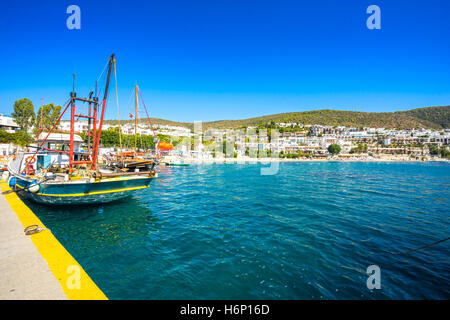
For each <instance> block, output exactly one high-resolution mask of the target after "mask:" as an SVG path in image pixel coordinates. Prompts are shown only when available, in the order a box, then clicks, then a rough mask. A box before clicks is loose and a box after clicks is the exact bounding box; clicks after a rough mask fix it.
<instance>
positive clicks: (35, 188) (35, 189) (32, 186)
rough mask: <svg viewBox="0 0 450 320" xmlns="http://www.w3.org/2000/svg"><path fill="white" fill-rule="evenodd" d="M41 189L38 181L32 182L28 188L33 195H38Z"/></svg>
mask: <svg viewBox="0 0 450 320" xmlns="http://www.w3.org/2000/svg"><path fill="white" fill-rule="evenodd" d="M39 189H40V186H39V184H37V183H36V181H35V182H32V183H31V184H30V186H29V187H28V191H30V192H31V193H37V192H39Z"/></svg>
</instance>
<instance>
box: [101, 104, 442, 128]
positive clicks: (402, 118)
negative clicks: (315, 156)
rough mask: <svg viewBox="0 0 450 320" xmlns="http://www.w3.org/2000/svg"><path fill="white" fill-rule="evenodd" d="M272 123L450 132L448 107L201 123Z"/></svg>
mask: <svg viewBox="0 0 450 320" xmlns="http://www.w3.org/2000/svg"><path fill="white" fill-rule="evenodd" d="M151 120H152V122H153V123H155V124H156V123H157V124H162V125H172V126H182V127H186V128H190V129H192V128H193V124H192V123H188V122H175V121H169V120H164V119H156V118H152V119H151ZM144 121H145V122H147V119H139V122H144ZM272 121H273V122H296V123H303V124H318V125H328V126H347V127H378V128H396V129H407V128H430V129H443V128H450V106H442V107H428V108H419V109H412V110H408V111H397V112H359V111H339V110H315V111H304V112H288V113H278V114H272V115H267V116H262V117H255V118H249V119H243V120H218V121H209V122H203V129H210V128H215V129H231V128H240V127H244V126H256V125H258V124H261V123H267V122H272ZM106 122H107V123H117V120H108V121H106ZM131 122H133V120H124V121H121V123H131Z"/></svg>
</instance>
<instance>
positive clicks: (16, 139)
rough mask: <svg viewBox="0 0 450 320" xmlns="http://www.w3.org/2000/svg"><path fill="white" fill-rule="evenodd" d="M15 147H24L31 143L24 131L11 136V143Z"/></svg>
mask: <svg viewBox="0 0 450 320" xmlns="http://www.w3.org/2000/svg"><path fill="white" fill-rule="evenodd" d="M12 142H13V143H14V144H15V145H18V146H21V147H25V146H26V145H27V144H28V143H31V142H33V138H32V137H31V136H30V135H29V134H28V133H26V132H25V131H22V130H19V131H17V132H15V133H14V134H13V141H12Z"/></svg>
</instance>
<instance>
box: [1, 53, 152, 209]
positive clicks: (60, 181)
mask: <svg viewBox="0 0 450 320" xmlns="http://www.w3.org/2000/svg"><path fill="white" fill-rule="evenodd" d="M113 66H114V74H115V59H114V54H113V55H112V56H111V57H110V58H109V60H108V75H107V77H106V85H105V93H104V97H103V102H102V106H101V109H100V110H99V108H100V104H99V102H98V97H96V96H94V97H93V98H92V92H91V93H90V94H89V98H78V97H77V96H76V93H75V90H73V91H72V92H71V94H70V99H69V102H68V103H67V105H66V106H65V108H64V111H63V112H62V113H61V115H60V116H59V118H58V120H57V121H56V122H55V123H54V125H53V127H52V128H51V129H50V130H49V132H48V133H41V135H42V138H38V145H37V146H36V147H35V149H36V151H34V152H33V151H27V152H21V153H18V154H16V155H15V156H14V158H13V159H12V160H11V161H10V162H9V164H8V171H9V173H10V178H9V184H10V186H11V187H13V188H14V189H15V190H16V191H17V192H18V194H19V195H22V196H25V197H28V198H30V199H32V200H34V201H36V202H39V203H45V204H52V205H53V204H59V205H62V204H64V205H66V204H93V203H106V202H111V201H114V200H118V199H121V198H124V197H127V196H129V195H131V194H132V193H134V192H136V191H137V190H141V189H145V188H148V187H149V185H150V182H151V180H152V179H153V178H155V177H156V176H157V173H156V172H155V165H154V163H153V164H150V163H149V164H148V165H147V166H145V170H135V171H132V172H114V170H100V166H99V163H98V155H99V153H98V151H99V145H100V137H101V133H102V123H103V117H104V114H105V108H106V101H107V96H108V89H109V82H110V77H111V69H112V68H113ZM74 88H75V84H74ZM77 101H81V102H84V103H88V104H89V114H88V115H81V114H80V112H78V113H77V110H76V108H75V102H77ZM91 106H92V107H93V114H92V113H91ZM69 107H70V121H71V122H70V123H71V130H70V134H67V135H66V136H65V137H61V138H60V141H59V142H60V146H59V148H56V147H53V146H54V145H55V141H54V139H55V138H54V137H52V136H51V135H52V131H53V130H54V129H55V127H56V126H57V124H58V123H59V121H60V119H61V117H62V116H63V115H64V113H65V112H66V111H67V110H68V108H69ZM98 115H99V123H98V128H97V121H98V119H97V118H98ZM75 117H77V118H80V117H84V118H87V119H88V120H89V121H88V125H89V128H88V134H89V137H88V138H89V139H88V141H89V146H88V151H87V152H85V151H83V150H82V149H81V148H80V147H79V146H80V139H81V138H80V137H79V136H77V135H76V134H75V132H74V121H75ZM91 123H92V133H91ZM91 140H92V146H91V143H90V142H91ZM50 142H52V143H50Z"/></svg>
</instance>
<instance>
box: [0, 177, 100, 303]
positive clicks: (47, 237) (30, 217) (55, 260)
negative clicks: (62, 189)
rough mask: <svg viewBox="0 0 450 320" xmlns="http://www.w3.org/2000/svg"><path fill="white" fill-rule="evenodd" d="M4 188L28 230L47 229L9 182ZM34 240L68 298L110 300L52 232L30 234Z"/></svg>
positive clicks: (3, 183)
mask: <svg viewBox="0 0 450 320" xmlns="http://www.w3.org/2000/svg"><path fill="white" fill-rule="evenodd" d="M0 187H1V189H2V192H4V196H5V198H6V200H7V201H8V203H9V205H10V206H11V209H12V210H13V211H14V212H15V213H16V215H17V217H18V218H19V220H20V222H21V223H22V225H23V227H24V228H26V227H28V226H30V225H33V224H37V225H39V226H40V227H43V228H45V226H44V224H43V223H42V222H41V221H40V220H39V218H38V217H36V215H35V214H34V213H33V211H31V210H30V208H28V207H27V206H26V205H25V203H23V202H22V200H20V198H19V197H18V196H17V194H16V193H14V192H11V188H10V187H9V186H8V185H7V184H6V183H5V182H0ZM8 191H9V192H8ZM30 237H31V240H32V241H33V243H34V245H35V246H36V248H37V250H38V251H39V253H40V254H41V256H42V257H43V258H44V260H45V261H46V262H47V264H48V266H49V268H50V270H51V272H52V273H53V275H54V276H55V278H56V279H57V280H58V282H59V284H60V285H61V288H62V289H63V291H64V293H65V295H66V297H67V299H69V300H107V299H108V298H107V297H106V296H105V294H104V293H103V292H102V291H101V290H100V289H99V288H98V287H97V285H96V284H95V283H94V281H92V279H91V278H90V277H89V276H88V274H87V273H86V272H85V271H84V270H83V268H82V267H81V266H80V264H79V263H78V262H77V261H76V260H75V259H74V258H73V257H72V256H71V254H70V253H69V252H67V250H66V249H65V248H64V247H63V246H62V245H61V243H59V241H58V240H57V239H56V238H55V236H54V235H53V234H52V233H51V232H50V231H48V230H44V231H41V232H40V233H35V234H32V235H30Z"/></svg>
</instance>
